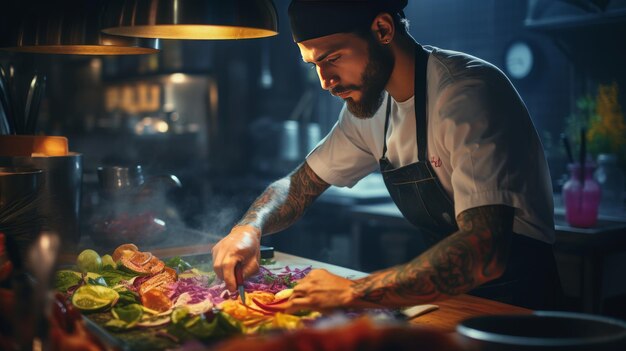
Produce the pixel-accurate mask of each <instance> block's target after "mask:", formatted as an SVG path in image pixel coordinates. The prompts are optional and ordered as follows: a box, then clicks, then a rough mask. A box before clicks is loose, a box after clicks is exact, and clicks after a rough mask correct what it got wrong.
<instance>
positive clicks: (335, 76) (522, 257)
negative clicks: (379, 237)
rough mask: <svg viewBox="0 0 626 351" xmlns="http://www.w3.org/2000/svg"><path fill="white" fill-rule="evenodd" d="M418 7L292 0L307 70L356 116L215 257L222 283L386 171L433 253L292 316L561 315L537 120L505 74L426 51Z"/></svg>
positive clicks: (316, 280)
mask: <svg viewBox="0 0 626 351" xmlns="http://www.w3.org/2000/svg"><path fill="white" fill-rule="evenodd" d="M406 3H407V1H406V0H391V1H390V0H386V1H385V0H354V1H311V0H308V1H307V0H294V1H292V3H291V4H290V7H289V16H290V20H291V27H292V33H293V38H294V41H295V42H296V43H297V45H298V47H299V49H300V52H301V55H302V58H303V60H304V61H305V62H308V63H310V64H311V65H313V66H314V67H315V68H316V70H317V73H318V76H319V79H320V83H321V85H322V88H323V89H326V90H328V91H329V92H330V93H331V94H333V95H336V96H338V97H340V98H342V99H343V100H345V106H344V109H343V110H342V112H341V114H340V117H339V121H338V122H337V124H336V125H335V127H334V128H333V130H332V131H331V132H330V133H329V135H328V136H326V138H325V139H324V140H323V141H322V142H320V144H319V145H318V146H317V147H316V149H315V150H313V151H312V152H311V153H310V154H309V155H308V156H307V158H306V161H305V162H304V163H303V164H302V165H300V166H299V167H298V168H297V169H295V170H294V171H293V172H292V173H291V174H289V175H288V176H286V177H285V178H283V179H280V180H278V181H276V182H275V183H273V184H271V185H270V186H269V187H268V188H267V189H266V190H265V192H264V193H263V194H262V195H261V196H260V197H259V198H258V199H257V200H256V201H255V202H254V203H253V204H252V206H251V207H250V209H249V210H248V212H247V213H246V214H245V215H244V217H243V218H242V219H241V221H240V222H239V223H238V224H237V225H236V226H235V227H234V228H233V229H232V231H231V232H230V233H229V234H228V236H226V237H225V238H224V239H223V240H221V241H220V242H219V243H218V244H217V245H216V246H215V248H214V249H213V258H214V265H215V272H216V273H217V275H218V276H219V277H220V278H223V279H224V280H225V282H226V285H227V287H228V288H229V289H230V290H235V279H234V275H233V272H234V268H235V265H236V264H237V263H241V264H242V266H243V270H244V275H246V276H248V275H251V274H253V273H254V272H256V270H257V269H258V257H259V240H260V238H261V236H262V235H267V234H271V233H275V232H278V231H280V230H283V229H285V228H286V227H288V226H289V225H291V224H292V223H294V222H295V221H296V220H297V219H298V218H299V217H300V216H302V214H303V213H304V211H305V210H306V209H307V207H308V206H309V205H310V204H311V203H312V202H313V201H314V200H315V199H316V198H317V197H318V196H319V195H320V194H322V193H323V192H324V191H325V190H326V189H327V188H328V187H329V186H330V185H331V184H332V185H336V186H353V185H354V184H356V183H357V182H358V180H359V179H361V178H363V177H364V176H366V175H367V174H369V173H371V172H373V171H375V170H377V169H380V171H381V173H382V175H383V178H384V180H385V184H386V185H387V188H388V190H389V192H390V194H391V197H392V199H393V200H394V202H395V203H396V205H397V206H398V208H399V209H400V211H401V212H402V213H403V215H404V216H405V217H406V218H407V219H408V220H409V221H410V222H411V223H413V224H414V225H415V226H417V227H418V228H419V229H420V232H421V233H422V234H423V235H426V236H427V237H428V239H430V240H431V241H432V243H433V245H432V246H431V247H430V248H429V249H428V250H427V251H425V252H424V253H422V254H421V255H419V256H418V257H416V258H415V259H413V260H412V261H411V262H408V263H406V264H403V265H399V266H396V267H391V268H389V269H386V270H382V271H378V272H374V273H373V274H371V275H369V276H368V277H365V278H362V279H358V280H354V281H352V280H348V279H344V278H342V277H338V276H335V275H333V274H331V273H329V272H327V271H324V270H314V271H312V272H311V273H310V274H309V275H308V276H307V277H306V278H305V279H303V280H302V281H301V282H299V283H298V285H297V286H296V287H295V289H294V296H293V297H292V299H291V302H292V304H293V309H299V308H313V309H330V308H335V307H374V306H376V307H378V306H387V307H399V306H408V305H415V304H420V303H426V302H431V301H435V300H437V299H443V298H446V297H449V296H453V295H457V294H462V293H466V292H470V291H471V292H472V293H474V294H476V295H480V296H485V297H489V298H495V299H500V300H502V301H506V302H509V303H513V304H517V305H522V306H526V307H530V308H551V307H553V303H554V299H555V294H556V293H557V292H558V275H557V273H556V267H555V262H554V257H553V254H552V248H551V245H550V243H551V242H552V241H553V240H554V235H553V219H552V216H553V205H552V189H551V185H550V177H549V173H548V169H547V164H546V160H545V157H544V154H543V151H542V147H541V143H540V141H539V139H538V137H537V133H536V131H535V129H534V127H533V125H532V122H531V120H530V117H529V116H528V112H527V110H526V108H525V106H524V104H523V102H522V101H521V98H520V97H519V95H518V94H517V92H516V91H515V89H514V88H513V86H512V85H511V83H510V82H509V80H508V79H507V78H506V77H505V76H504V74H503V73H502V72H501V71H500V70H498V69H497V68H496V67H494V66H493V65H491V64H489V63H487V62H485V61H482V60H480V59H478V58H475V57H472V56H469V55H466V54H463V53H459V52H454V51H446V50H441V49H438V48H434V47H422V46H421V45H419V44H417V43H416V42H415V40H414V39H413V38H412V37H411V36H410V35H409V33H408V30H407V27H406V26H407V23H406V20H405V19H404V14H403V8H404V7H405V6H406ZM455 218H456V220H455ZM485 283H487V284H485Z"/></svg>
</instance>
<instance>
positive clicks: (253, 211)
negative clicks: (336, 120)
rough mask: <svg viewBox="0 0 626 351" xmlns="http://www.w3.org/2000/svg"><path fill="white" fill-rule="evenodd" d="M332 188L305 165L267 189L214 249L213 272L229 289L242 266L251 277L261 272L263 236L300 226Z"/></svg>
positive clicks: (245, 273) (244, 273) (231, 289)
mask: <svg viewBox="0 0 626 351" xmlns="http://www.w3.org/2000/svg"><path fill="white" fill-rule="evenodd" d="M329 186H330V185H329V184H328V183H326V182H324V181H323V180H322V179H321V178H320V177H319V176H318V175H317V174H315V172H313V170H312V169H311V167H309V165H308V164H307V163H306V162H304V163H303V164H302V165H300V166H299V167H298V168H296V169H295V170H294V171H293V172H292V173H291V174H289V175H287V176H286V177H284V178H282V179H280V180H277V181H276V182H274V183H272V184H271V185H270V186H268V187H267V189H265V191H264V192H263V194H261V196H259V197H258V198H257V199H256V200H255V201H254V203H253V204H252V206H250V208H249V209H248V211H247V212H246V214H245V215H244V216H243V218H242V219H241V220H240V221H239V223H237V225H236V226H235V227H233V229H231V231H230V233H229V234H228V235H227V236H226V237H224V239H222V240H220V242H218V243H217V244H215V246H214V247H213V250H212V251H213V269H214V270H215V273H216V274H217V276H218V277H219V278H220V279H223V280H224V281H225V282H226V287H227V288H228V289H229V290H230V291H234V290H235V287H236V283H235V277H234V270H235V266H236V265H237V264H238V263H241V264H242V268H243V275H244V277H248V276H250V275H252V274H254V273H256V272H257V271H258V270H259V262H258V261H259V246H260V240H261V235H262V234H271V233H276V232H278V231H281V230H283V229H285V228H287V227H289V226H290V225H291V224H293V223H294V222H296V220H298V219H299V218H300V217H301V216H302V215H303V214H304V212H305V211H306V209H307V208H308V207H309V205H310V204H311V203H312V202H313V201H314V200H315V199H316V198H317V197H318V196H319V195H320V194H322V193H323V192H324V191H325V190H326V189H328V187H329Z"/></svg>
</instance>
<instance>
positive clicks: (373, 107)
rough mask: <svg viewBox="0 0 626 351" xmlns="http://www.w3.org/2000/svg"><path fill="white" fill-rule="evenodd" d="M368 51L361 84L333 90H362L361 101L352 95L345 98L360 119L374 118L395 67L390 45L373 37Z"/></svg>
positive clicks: (350, 109)
mask: <svg viewBox="0 0 626 351" xmlns="http://www.w3.org/2000/svg"><path fill="white" fill-rule="evenodd" d="M368 51H369V56H368V62H367V65H366V66H365V70H364V71H363V74H362V76H361V85H360V86H356V85H353V86H349V87H342V86H337V87H335V88H334V89H333V91H332V92H333V93H340V92H343V91H347V90H356V91H360V92H361V99H360V100H359V101H355V100H354V99H353V98H350V97H349V98H347V99H345V101H346V107H347V108H348V111H350V113H352V114H353V115H354V116H355V117H357V118H360V119H368V118H372V117H373V116H374V114H375V113H376V111H378V109H379V108H380V106H381V105H382V103H383V99H384V97H385V95H384V90H385V86H386V85H387V82H388V81H389V77H391V72H392V70H393V67H394V57H393V53H392V52H391V49H390V48H389V46H387V45H382V44H380V43H378V41H376V40H374V39H373V38H371V39H369V40H368Z"/></svg>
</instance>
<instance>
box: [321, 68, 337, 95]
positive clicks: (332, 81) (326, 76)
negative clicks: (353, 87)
mask: <svg viewBox="0 0 626 351" xmlns="http://www.w3.org/2000/svg"><path fill="white" fill-rule="evenodd" d="M317 76H318V77H319V79H320V85H321V86H322V89H324V90H329V89H331V88H333V87H334V86H335V85H337V84H339V77H338V76H337V75H336V74H335V73H334V72H332V71H331V70H329V69H326V68H323V67H320V66H318V67H317Z"/></svg>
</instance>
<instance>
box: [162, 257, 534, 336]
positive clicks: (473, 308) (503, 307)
mask: <svg viewBox="0 0 626 351" xmlns="http://www.w3.org/2000/svg"><path fill="white" fill-rule="evenodd" d="M210 250H211V245H197V246H189V247H177V248H168V249H161V250H154V251H153V254H155V255H157V256H158V257H168V256H184V255H193V254H200V253H207V252H210ZM274 260H275V261H276V265H277V266H286V265H289V266H312V267H313V268H323V269H326V270H328V271H329V272H331V273H334V274H337V275H340V276H343V277H346V278H350V279H355V278H360V277H364V276H366V275H367V273H363V272H359V271H356V270H352V269H349V268H344V267H339V266H336V265H332V264H328V263H324V262H319V261H314V260H310V259H307V258H303V257H298V256H294V255H289V254H286V253H282V252H276V253H275V256H274ZM435 304H436V305H438V306H439V309H437V310H436V311H433V312H430V313H428V314H425V315H422V316H419V317H417V318H415V319H413V320H412V321H411V323H413V324H416V325H424V326H429V327H431V328H434V329H437V330H440V331H444V332H453V331H454V330H455V328H456V325H457V324H458V323H459V322H460V321H462V320H464V319H467V318H470V317H475V316H480V315H492V314H511V313H531V310H528V309H526V308H522V307H517V306H513V305H508V304H504V303H500V302H497V301H492V300H487V299H483V298H479V297H474V296H469V295H459V296H456V297H453V298H450V299H448V300H445V301H437V302H436V303H435Z"/></svg>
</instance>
